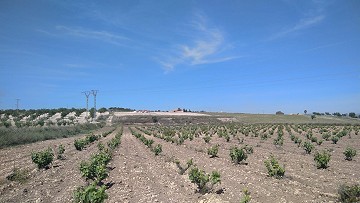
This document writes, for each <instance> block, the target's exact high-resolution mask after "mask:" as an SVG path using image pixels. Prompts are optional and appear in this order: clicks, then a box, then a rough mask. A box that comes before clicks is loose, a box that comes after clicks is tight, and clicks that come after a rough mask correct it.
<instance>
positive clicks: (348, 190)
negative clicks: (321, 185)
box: [338, 185, 360, 203]
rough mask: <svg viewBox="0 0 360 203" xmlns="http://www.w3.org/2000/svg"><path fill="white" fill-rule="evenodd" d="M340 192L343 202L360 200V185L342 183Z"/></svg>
mask: <svg viewBox="0 0 360 203" xmlns="http://www.w3.org/2000/svg"><path fill="white" fill-rule="evenodd" d="M338 193H339V199H340V201H341V202H344V203H355V202H360V185H352V186H350V185H340V187H339V190H338Z"/></svg>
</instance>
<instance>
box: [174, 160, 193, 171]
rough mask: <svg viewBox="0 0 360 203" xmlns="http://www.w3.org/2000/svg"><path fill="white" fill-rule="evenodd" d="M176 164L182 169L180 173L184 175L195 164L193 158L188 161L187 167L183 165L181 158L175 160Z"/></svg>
mask: <svg viewBox="0 0 360 203" xmlns="http://www.w3.org/2000/svg"><path fill="white" fill-rule="evenodd" d="M175 164H176V166H177V167H178V168H179V169H180V172H179V174H180V175H183V174H184V173H185V172H186V170H188V169H189V168H190V167H191V166H192V165H194V163H193V159H192V158H191V159H190V160H189V161H187V162H186V167H182V166H181V164H180V161H179V160H175Z"/></svg>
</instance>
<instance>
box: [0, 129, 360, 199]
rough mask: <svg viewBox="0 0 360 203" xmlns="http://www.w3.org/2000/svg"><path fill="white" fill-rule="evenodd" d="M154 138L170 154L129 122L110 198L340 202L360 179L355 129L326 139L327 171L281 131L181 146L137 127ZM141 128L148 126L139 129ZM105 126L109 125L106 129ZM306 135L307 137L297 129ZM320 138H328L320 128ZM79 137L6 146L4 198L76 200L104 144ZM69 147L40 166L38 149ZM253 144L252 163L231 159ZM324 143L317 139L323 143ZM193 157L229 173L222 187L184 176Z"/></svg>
mask: <svg viewBox="0 0 360 203" xmlns="http://www.w3.org/2000/svg"><path fill="white" fill-rule="evenodd" d="M131 127H132V129H134V130H135V131H136V132H138V133H142V134H143V135H144V136H145V137H146V138H148V139H153V140H154V141H155V143H154V145H155V144H161V145H162V150H163V152H162V153H161V154H160V155H159V156H155V155H154V153H153V152H152V151H151V150H150V149H149V148H147V146H145V145H144V144H143V143H142V142H141V141H140V140H139V139H137V138H136V137H135V136H134V135H132V134H131V132H130V130H129V126H124V132H123V136H122V138H121V144H120V146H119V147H118V148H117V149H116V151H115V152H114V156H113V159H112V160H111V162H110V164H109V168H111V169H112V170H111V171H110V174H109V177H108V178H107V179H105V181H104V182H105V183H111V184H109V185H111V187H110V188H109V189H107V190H106V192H107V193H108V195H109V197H108V199H107V200H106V202H164V203H168V202H239V201H240V200H241V199H242V197H243V193H242V190H243V189H244V188H248V190H249V191H250V192H251V198H252V199H251V202H338V198H337V189H338V187H339V186H340V185H341V184H343V183H346V184H354V183H357V184H360V170H358V169H359V168H360V158H359V156H356V157H355V158H354V160H353V161H346V160H345V159H344V155H343V151H344V150H345V148H346V147H347V146H351V147H353V148H355V149H356V150H357V151H358V153H359V152H360V135H355V134H354V132H351V134H350V135H351V137H350V136H345V137H342V138H341V140H340V141H339V142H338V143H337V144H332V143H331V141H324V142H323V143H322V144H321V145H320V146H316V150H322V149H327V150H329V151H331V161H330V164H329V167H328V168H327V169H317V167H316V165H315V162H314V160H313V159H314V156H313V153H314V152H312V154H310V155H309V154H305V152H304V150H303V149H302V148H301V147H298V146H297V144H295V143H294V142H293V141H291V140H290V136H289V134H288V132H286V131H285V130H284V144H283V146H281V147H276V146H275V145H274V144H273V139H274V138H275V137H276V135H275V134H274V135H273V136H272V137H271V138H269V139H267V140H262V139H261V138H260V136H259V137H255V136H246V137H245V136H244V135H242V134H241V133H239V134H238V135H237V136H239V137H241V138H244V141H243V144H240V143H239V141H238V139H234V138H233V137H231V139H230V141H229V142H226V140H225V139H224V138H220V137H219V136H217V135H213V136H212V140H211V141H210V143H205V142H204V140H203V136H202V135H200V136H199V137H195V138H194V140H192V141H190V140H188V139H187V140H185V142H184V143H183V144H181V145H177V144H176V143H171V142H166V141H165V140H163V139H160V138H157V137H154V136H150V135H146V134H145V133H143V132H141V131H140V130H139V129H135V128H134V127H135V126H131ZM137 127H140V129H148V128H147V127H143V126H137ZM103 130H105V129H103ZM117 132H118V129H117V130H115V131H114V132H113V133H111V134H110V135H108V136H107V137H105V138H102V139H101V140H100V141H101V142H103V143H106V141H108V140H110V139H111V138H113V137H114V136H115V134H116V133H117ZM293 133H294V134H295V135H297V136H301V138H302V139H303V140H305V139H306V138H305V135H304V134H297V133H295V132H293ZM314 136H316V137H318V138H319V139H320V138H321V135H320V134H319V132H317V131H314ZM74 139H75V138H64V139H57V140H50V141H44V142H38V143H33V144H28V145H23V146H17V147H11V148H6V149H1V150H0V160H1V165H0V174H1V176H0V202H4V203H5V202H72V201H73V192H74V190H75V189H76V188H77V187H78V186H83V185H86V182H85V180H84V178H82V177H81V175H80V171H79V166H80V162H81V161H82V160H87V159H88V158H89V157H90V156H91V154H94V153H96V152H97V147H96V145H97V142H99V141H97V142H95V143H93V144H91V145H90V146H89V147H87V148H86V149H85V150H83V151H77V150H76V149H75V147H74V145H73V143H74ZM60 144H63V145H65V149H66V151H65V157H66V159H65V160H56V161H55V162H54V163H53V164H52V167H51V168H50V169H47V170H44V169H41V170H39V169H37V168H36V165H35V164H33V163H32V161H31V157H30V154H31V152H33V151H38V150H42V149H46V148H47V147H49V146H50V147H54V148H55V146H58V145H60ZM215 144H219V146H220V147H219V153H218V157H215V158H210V157H209V155H207V148H209V147H210V146H213V145H215ZM244 144H247V145H250V146H253V149H254V152H253V153H252V154H249V157H248V159H247V160H246V163H245V164H240V165H235V164H233V163H232V162H231V159H230V157H229V150H230V148H231V147H233V146H243V145H244ZM315 145H316V144H315ZM270 155H274V157H276V158H277V159H278V160H279V162H280V164H281V165H285V169H286V173H285V177H284V178H283V179H276V178H273V177H269V176H268V174H267V170H266V168H265V165H264V160H266V159H267V158H268V157H269V156H270ZM191 158H193V161H194V163H195V164H196V165H197V166H198V167H199V168H201V169H203V170H205V171H206V172H207V173H210V172H211V171H213V170H217V171H219V172H220V174H221V184H220V185H216V187H215V188H214V191H213V192H212V193H209V194H205V195H204V194H200V193H198V192H197V188H196V186H195V185H194V184H193V183H191V182H190V180H189V177H188V174H187V173H185V174H184V175H180V174H179V170H178V168H177V167H176V164H175V163H174V160H175V159H177V160H179V161H180V162H181V163H182V164H183V165H184V163H186V161H188V160H189V159H191ZM14 167H17V168H21V169H26V170H28V172H29V174H30V178H29V180H28V181H27V182H25V183H17V182H12V181H9V180H7V179H6V176H7V175H9V174H10V173H11V172H12V170H13V168H14Z"/></svg>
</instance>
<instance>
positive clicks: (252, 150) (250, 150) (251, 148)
mask: <svg viewBox="0 0 360 203" xmlns="http://www.w3.org/2000/svg"><path fill="white" fill-rule="evenodd" d="M242 149H244V150H245V152H246V153H247V154H252V153H254V149H253V147H252V146H249V145H245V146H244V147H242Z"/></svg>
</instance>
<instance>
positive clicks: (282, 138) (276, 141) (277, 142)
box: [274, 136, 284, 146]
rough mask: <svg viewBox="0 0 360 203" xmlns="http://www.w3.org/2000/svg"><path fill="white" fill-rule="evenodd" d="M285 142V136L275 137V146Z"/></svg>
mask: <svg viewBox="0 0 360 203" xmlns="http://www.w3.org/2000/svg"><path fill="white" fill-rule="evenodd" d="M283 144H284V137H283V136H278V137H277V138H276V139H274V145H275V146H282V145H283Z"/></svg>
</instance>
